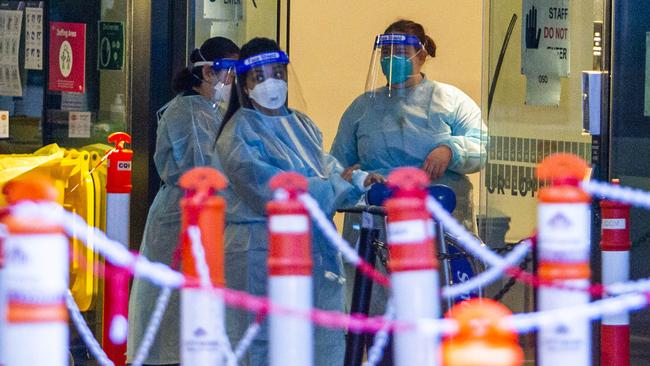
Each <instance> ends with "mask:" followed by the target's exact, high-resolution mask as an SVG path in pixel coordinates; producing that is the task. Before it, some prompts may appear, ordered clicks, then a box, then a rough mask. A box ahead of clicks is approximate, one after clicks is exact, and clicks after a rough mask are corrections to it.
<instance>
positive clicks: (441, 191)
mask: <svg viewBox="0 0 650 366" xmlns="http://www.w3.org/2000/svg"><path fill="white" fill-rule="evenodd" d="M429 192H430V194H431V195H432V196H433V197H434V198H435V199H436V200H438V202H440V203H441V204H442V205H443V207H445V209H447V211H448V212H450V213H451V212H453V210H454V208H455V206H456V196H455V194H454V192H453V190H452V189H451V188H449V187H448V186H445V185H434V186H431V187H430V188H429ZM389 195H390V191H389V189H388V188H387V187H386V186H385V185H383V184H375V185H373V186H372V187H371V189H370V190H369V191H368V192H367V193H366V196H365V201H366V204H358V205H356V206H354V207H349V208H343V209H340V210H338V212H341V213H352V214H359V215H360V216H361V224H360V227H359V240H358V242H357V248H356V249H357V252H358V254H359V256H360V257H361V258H363V260H364V261H366V262H367V263H369V264H371V265H379V266H381V267H383V268H381V269H384V270H385V271H386V272H388V260H389V254H388V246H387V245H386V243H385V242H384V241H383V240H381V239H380V238H382V237H385V235H383V234H385V230H386V228H385V218H386V212H385V210H384V208H383V207H382V206H381V204H382V203H383V201H384V200H385V199H386V198H388V197H389ZM377 220H379V221H377ZM434 225H435V228H436V230H435V232H436V250H437V253H438V259H439V261H440V268H439V271H440V274H441V277H440V278H441V279H442V280H443V281H444V282H443V283H444V284H445V285H454V284H459V283H462V282H465V281H468V280H469V279H471V278H472V277H474V276H476V275H477V274H478V273H480V272H481V271H483V270H484V265H483V263H482V262H481V261H480V260H478V259H476V258H474V257H473V256H471V255H470V254H469V253H467V252H465V251H464V250H463V249H462V247H461V246H460V245H459V244H458V241H457V240H456V239H455V238H454V237H453V236H451V235H450V234H449V233H446V232H445V231H444V228H443V226H442V224H441V223H439V222H435V223H434ZM440 234H442V235H440ZM372 286H373V283H372V280H371V279H370V278H368V277H366V276H364V275H363V274H362V273H360V272H358V271H356V272H355V276H354V288H353V292H352V302H351V306H350V313H351V314H363V315H368V314H369V312H370V301H371V298H372ZM482 295H483V290H482V289H480V288H479V289H477V290H475V291H472V292H469V293H466V294H462V295H460V296H458V297H457V298H454V299H445V300H444V301H443V303H442V304H441V308H442V310H443V312H444V311H446V310H447V309H449V308H451V306H453V305H454V304H455V303H457V302H460V301H463V300H467V299H470V298H473V297H481V296H482ZM368 339H369V337H367V336H366V335H364V334H357V333H349V334H348V338H347V341H346V352H345V363H344V364H345V365H346V366H359V365H361V363H362V360H363V355H364V350H365V349H366V347H367V346H369V344H368V341H367V340H368ZM387 351H388V352H387V353H390V351H389V350H387ZM383 364H384V365H386V364H387V363H386V362H385V361H384V363H383Z"/></svg>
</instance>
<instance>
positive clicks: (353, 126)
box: [330, 100, 363, 167]
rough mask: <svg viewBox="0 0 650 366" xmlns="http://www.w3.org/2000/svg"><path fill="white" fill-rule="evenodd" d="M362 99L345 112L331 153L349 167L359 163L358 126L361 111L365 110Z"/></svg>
mask: <svg viewBox="0 0 650 366" xmlns="http://www.w3.org/2000/svg"><path fill="white" fill-rule="evenodd" d="M360 104H361V101H360V100H357V101H355V102H354V103H352V105H351V106H350V107H348V109H347V110H346V111H345V113H343V117H341V121H340V122H339V128H338V130H337V131H336V137H335V138H334V143H332V149H331V150H330V153H331V154H332V155H333V156H334V157H335V158H336V159H338V161H339V162H340V163H341V164H342V165H343V166H344V167H349V166H352V165H354V164H357V163H359V154H358V152H357V127H358V121H359V118H360V115H359V113H360V111H362V110H363V108H362V106H361V105H360Z"/></svg>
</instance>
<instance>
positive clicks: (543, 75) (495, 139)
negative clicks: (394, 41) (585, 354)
mask: <svg viewBox="0 0 650 366" xmlns="http://www.w3.org/2000/svg"><path fill="white" fill-rule="evenodd" d="M607 3H608V2H607V1H604V0H585V1H570V0H498V1H490V0H487V1H485V3H484V4H485V19H486V20H485V21H484V28H485V29H484V37H485V38H484V39H485V41H484V45H485V47H484V62H483V65H484V70H483V75H484V80H483V94H482V95H483V101H484V103H483V115H484V116H485V119H486V121H487V124H488V137H489V139H488V140H489V145H488V149H487V164H486V167H485V170H484V171H483V174H482V177H481V190H480V205H479V210H478V211H479V212H478V228H479V235H480V236H481V238H482V239H483V240H484V241H485V242H486V243H488V244H489V245H491V246H496V247H500V246H503V245H504V244H505V243H515V242H518V241H519V240H521V239H523V238H526V237H529V236H531V235H532V234H533V230H534V229H535V227H536V222H537V217H536V214H537V203H538V197H537V196H538V192H539V189H540V185H541V184H542V183H540V182H539V181H538V180H537V179H536V166H537V164H538V163H539V162H541V161H542V160H543V159H544V158H545V157H546V156H548V155H550V154H553V153H559V152H566V153H572V154H575V155H578V156H580V157H581V158H583V159H584V160H586V161H587V162H588V163H590V164H592V163H593V165H592V166H593V168H594V170H595V173H596V176H598V175H604V176H605V177H606V176H607V157H606V152H607V144H606V143H605V144H604V143H603V142H607V139H608V133H607V132H608V130H607V128H604V129H602V130H603V131H602V132H603V133H602V134H600V135H598V131H597V130H598V129H599V127H600V126H601V124H603V123H604V124H605V126H606V125H607V123H608V122H607V117H606V116H607V115H608V108H607V106H608V104H607V102H608V97H609V95H608V89H607V82H605V81H602V82H601V81H600V80H602V79H599V78H598V77H595V79H589V76H590V75H592V76H593V75H597V76H599V75H601V74H600V72H601V70H607V69H608V67H609V65H608V58H607V57H608V52H607V48H606V47H607V45H606V44H604V43H607V42H608V37H607V34H609V33H608V32H609V30H608V29H606V28H608V25H609V24H608V22H607V19H606V16H605V14H608V13H609V12H606V7H607V6H608V5H607ZM605 75H606V73H605ZM585 78H586V79H589V80H591V81H592V85H594V86H596V85H598V86H600V87H601V88H596V89H595V90H596V91H595V92H594V95H590V97H591V98H592V99H590V100H589V101H590V102H592V103H593V104H594V105H598V106H599V107H601V111H602V112H603V114H602V115H597V116H593V118H591V120H589V118H587V117H588V116H589V114H588V113H584V112H583V106H584V105H588V104H587V103H583V100H584V95H583V80H585ZM603 86H604V87H605V88H602V87H603ZM486 102H487V103H486ZM601 102H602V103H601ZM586 111H587V112H588V111H589V110H588V109H587V110H586ZM603 116H604V117H603ZM589 122H591V126H590V124H589ZM590 127H591V129H590ZM596 127H598V128H596ZM590 132H591V133H595V134H596V136H592V135H591V134H590ZM601 179H602V178H601ZM605 179H606V178H605ZM594 243H598V241H597V239H596V241H594ZM596 246H597V244H596ZM594 253H595V254H598V253H599V252H598V248H597V247H596V249H595V251H594ZM595 262H596V261H595ZM592 265H593V267H594V268H597V267H598V266H599V264H598V263H593V264H592ZM528 270H531V271H532V270H533V268H532V265H529V266H528ZM597 277H598V273H596V278H597ZM504 284H505V281H504V283H497V284H495V285H494V287H493V288H491V289H489V290H488V291H487V292H488V296H490V295H492V294H494V293H495V292H496V291H499V289H501V287H502V286H503V285H504ZM503 302H504V303H505V304H506V305H507V306H509V307H510V308H511V309H512V310H513V311H515V312H523V311H527V312H528V311H533V310H534V306H535V305H534V290H533V289H531V288H527V287H524V286H521V285H516V286H514V287H513V288H512V289H511V290H510V291H509V292H508V293H507V294H506V296H505V297H504V298H503ZM522 341H523V343H524V345H525V350H526V353H527V359H528V360H533V359H534V357H535V352H534V349H535V340H534V338H533V337H532V336H525V337H523V338H522ZM597 343H598V342H596V341H595V342H594V349H595V350H597Z"/></svg>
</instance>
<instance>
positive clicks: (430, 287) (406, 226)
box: [384, 168, 441, 366]
mask: <svg viewBox="0 0 650 366" xmlns="http://www.w3.org/2000/svg"><path fill="white" fill-rule="evenodd" d="M388 182H389V185H390V186H392V187H393V188H394V190H395V193H394V195H393V197H392V198H390V199H388V200H387V201H386V202H385V203H384V205H385V207H386V212H387V215H388V218H387V234H388V247H389V250H390V262H389V268H390V270H391V283H392V289H393V298H394V301H395V312H396V319H397V320H399V321H407V322H417V321H418V320H421V319H435V318H438V317H440V298H439V288H440V286H439V280H438V271H437V267H438V263H437V260H436V258H435V249H434V248H435V247H434V232H433V221H432V219H431V216H430V214H429V212H428V211H427V209H426V206H425V199H426V196H427V191H426V187H427V186H428V185H429V180H428V178H427V176H426V174H425V173H424V172H423V171H421V170H418V169H415V168H401V169H397V170H395V171H394V172H393V173H392V174H391V175H390V176H389V177H388ZM439 346H440V337H439V336H438V335H435V334H423V333H420V332H417V331H403V332H399V333H396V334H395V340H394V350H395V364H396V365H397V366H407V365H408V366H411V365H420V366H432V365H440V364H441V361H440V350H439Z"/></svg>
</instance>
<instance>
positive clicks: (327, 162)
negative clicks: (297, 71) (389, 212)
mask: <svg viewBox="0 0 650 366" xmlns="http://www.w3.org/2000/svg"><path fill="white" fill-rule="evenodd" d="M288 64H289V59H288V57H287V55H286V54H285V53H284V52H282V51H281V50H280V48H279V47H278V45H277V44H276V43H275V41H272V40H270V39H266V38H255V39H253V40H251V41H250V42H248V43H247V44H246V45H244V46H242V49H241V53H240V66H238V68H237V82H236V84H237V88H236V94H237V95H238V96H239V98H238V103H237V102H236V101H235V100H234V98H235V93H233V101H231V108H230V109H229V111H228V113H227V115H226V122H225V123H224V126H225V127H224V128H223V131H222V133H221V134H220V136H219V140H218V144H217V150H218V152H219V158H220V160H221V163H222V165H223V169H224V172H225V173H226V176H227V177H228V179H229V181H230V186H229V189H228V190H227V191H226V198H227V200H228V207H227V216H226V244H225V247H226V283H227V285H228V287H231V288H235V289H238V290H243V291H247V292H249V293H252V294H254V295H258V296H266V293H267V289H266V286H267V276H268V272H267V257H268V235H267V230H268V229H267V224H266V220H267V217H266V213H265V206H266V204H267V203H268V202H269V201H270V200H271V199H272V197H273V192H271V190H270V188H269V185H268V184H269V181H270V179H271V178H272V177H273V176H275V175H276V174H279V173H281V172H286V171H295V172H298V173H300V174H302V175H304V176H305V177H307V179H308V181H309V193H310V194H311V195H312V196H313V197H314V198H315V199H316V200H317V201H318V202H319V203H320V206H321V208H322V209H323V211H325V212H326V213H327V214H330V215H332V214H333V212H334V211H335V210H336V208H338V207H340V206H342V205H349V204H353V203H354V202H356V201H357V200H358V199H359V197H360V196H361V194H362V192H363V187H364V185H369V184H371V183H372V182H374V181H375V180H377V179H380V178H379V177H377V176H375V175H368V174H366V173H363V172H360V171H358V170H354V169H348V170H347V171H345V170H344V169H343V167H342V166H341V165H340V164H339V163H338V162H337V161H336V159H334V158H333V157H332V156H330V155H328V154H326V153H325V152H324V151H323V148H322V135H321V132H320V131H319V130H318V128H317V127H316V125H315V124H314V122H312V120H311V119H309V117H307V116H306V115H305V114H303V113H302V112H300V111H298V110H296V109H294V108H289V107H288V106H287V91H288V81H290V82H292V83H293V82H295V76H294V75H288V74H289V72H290V70H291V69H290V67H289V65H288ZM298 89H299V88H297V86H292V102H294V101H295V102H297V101H299V100H301V98H300V95H299V90H298ZM294 92H295V94H293V93H294ZM239 104H240V105H241V107H240V108H238V106H239ZM312 232H313V243H312V254H313V260H314V268H313V288H314V304H315V306H316V307H318V308H320V309H326V310H335V311H341V310H342V309H343V300H344V299H343V285H344V282H345V280H344V278H343V276H342V267H341V259H340V256H339V254H338V253H337V252H336V250H334V249H332V248H331V247H330V246H329V245H328V244H327V241H326V239H325V238H324V236H323V234H322V233H321V232H320V231H319V230H318V229H317V228H313V229H312ZM227 318H228V319H227V320H228V321H227V329H228V335H229V337H230V339H231V342H232V343H233V344H235V343H237V342H238V341H239V340H240V339H241V337H242V335H243V333H244V331H245V329H246V328H247V327H248V325H249V324H250V323H251V322H253V321H254V317H253V316H252V315H251V314H249V313H248V312H246V311H239V310H232V309H229V310H228V316H227ZM315 337H316V338H315V342H314V343H315V347H316V349H315V361H316V363H315V364H316V365H319V366H325V365H328V366H329V365H337V364H339V365H341V364H342V362H343V353H344V335H343V332H342V331H339V330H328V329H323V328H317V329H316V332H315ZM244 364H248V365H255V366H260V365H267V364H268V333H267V330H266V324H264V325H263V330H262V332H261V334H260V335H258V336H257V338H256V339H255V341H254V342H253V344H252V347H251V349H250V352H249V354H248V355H247V359H246V360H244Z"/></svg>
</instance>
